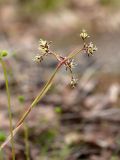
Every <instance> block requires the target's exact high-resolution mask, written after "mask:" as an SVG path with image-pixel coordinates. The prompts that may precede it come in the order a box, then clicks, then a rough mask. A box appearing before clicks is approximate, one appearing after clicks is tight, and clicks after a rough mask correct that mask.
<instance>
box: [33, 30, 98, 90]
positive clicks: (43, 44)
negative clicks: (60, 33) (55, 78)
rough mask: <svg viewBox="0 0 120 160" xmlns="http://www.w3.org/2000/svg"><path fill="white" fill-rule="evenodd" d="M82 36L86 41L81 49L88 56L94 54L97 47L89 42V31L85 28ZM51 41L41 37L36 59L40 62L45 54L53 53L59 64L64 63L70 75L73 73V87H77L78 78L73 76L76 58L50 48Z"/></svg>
mask: <svg viewBox="0 0 120 160" xmlns="http://www.w3.org/2000/svg"><path fill="white" fill-rule="evenodd" d="M80 37H81V39H82V40H83V42H84V45H83V49H82V50H80V51H84V52H85V53H86V54H87V55H88V56H90V55H92V54H93V53H94V52H95V51H96V50H97V47H96V46H95V45H94V44H93V43H92V42H90V43H87V39H88V38H89V37H90V36H89V35H88V33H87V32H86V31H85V30H83V31H82V32H81V34H80ZM50 43H51V42H47V41H45V40H42V39H40V41H39V48H38V49H39V51H40V54H39V55H37V56H35V58H34V61H35V62H38V63H39V62H41V61H43V59H44V57H45V56H48V55H53V56H54V57H55V58H56V59H57V61H58V64H59V63H62V64H64V66H65V67H66V71H69V72H70V75H71V82H70V84H71V86H72V87H75V86H76V85H77V82H78V80H77V79H76V78H75V77H74V76H73V68H74V67H75V66H76V63H75V61H74V59H73V58H68V57H69V56H68V57H64V56H60V55H59V54H56V53H55V52H52V51H51V50H50ZM80 51H79V52H80ZM73 55H74V56H75V55H76V53H73ZM74 56H73V57H74Z"/></svg>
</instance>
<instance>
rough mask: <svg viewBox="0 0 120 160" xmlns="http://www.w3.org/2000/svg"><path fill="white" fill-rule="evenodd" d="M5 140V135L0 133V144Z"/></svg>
mask: <svg viewBox="0 0 120 160" xmlns="http://www.w3.org/2000/svg"><path fill="white" fill-rule="evenodd" d="M5 139H6V135H5V133H4V132H0V142H3V141H5Z"/></svg>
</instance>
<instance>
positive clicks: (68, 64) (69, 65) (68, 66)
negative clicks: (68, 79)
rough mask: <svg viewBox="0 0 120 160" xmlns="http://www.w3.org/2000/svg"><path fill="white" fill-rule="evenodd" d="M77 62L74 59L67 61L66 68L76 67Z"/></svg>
mask: <svg viewBox="0 0 120 160" xmlns="http://www.w3.org/2000/svg"><path fill="white" fill-rule="evenodd" d="M76 65H77V64H76V63H75V61H74V59H69V60H68V61H67V62H66V70H67V69H68V68H69V69H72V68H75V67H76Z"/></svg>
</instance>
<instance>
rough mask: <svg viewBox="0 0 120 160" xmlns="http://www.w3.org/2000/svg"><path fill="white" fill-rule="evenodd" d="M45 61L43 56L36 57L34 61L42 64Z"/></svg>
mask: <svg viewBox="0 0 120 160" xmlns="http://www.w3.org/2000/svg"><path fill="white" fill-rule="evenodd" d="M42 60H43V56H41V55H36V56H35V58H34V59H33V61H34V62H36V63H40V62H41V61H42Z"/></svg>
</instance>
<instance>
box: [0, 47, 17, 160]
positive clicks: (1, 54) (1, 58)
mask: <svg viewBox="0 0 120 160" xmlns="http://www.w3.org/2000/svg"><path fill="white" fill-rule="evenodd" d="M7 54H8V53H7V51H5V50H3V51H1V52H0V63H1V65H2V69H3V72H4V77H5V85H6V93H7V101H8V113H9V122H10V136H11V145H12V159H13V160H15V148H14V139H13V124H12V112H11V99H10V91H9V84H8V77H7V71H6V65H5V62H4V60H3V58H4V57H6V56H7ZM1 136H2V137H3V135H1Z"/></svg>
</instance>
